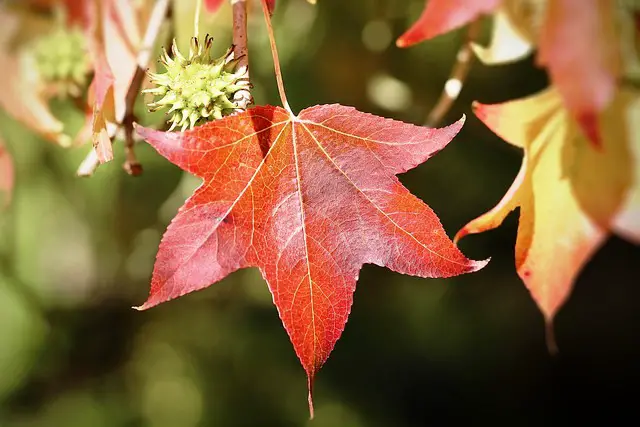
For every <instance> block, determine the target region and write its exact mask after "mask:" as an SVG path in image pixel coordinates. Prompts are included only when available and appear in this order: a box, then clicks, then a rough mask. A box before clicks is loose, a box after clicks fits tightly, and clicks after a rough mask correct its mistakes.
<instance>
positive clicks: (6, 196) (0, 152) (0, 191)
mask: <svg viewBox="0 0 640 427" xmlns="http://www.w3.org/2000/svg"><path fill="white" fill-rule="evenodd" d="M12 190H13V162H12V161H11V156H10V155H9V152H8V151H7V150H6V148H4V145H3V141H2V140H1V139H0V208H2V207H4V206H6V204H7V203H9V201H10V200H11V191H12Z"/></svg>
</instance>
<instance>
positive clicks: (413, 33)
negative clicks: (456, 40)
mask: <svg viewBox="0 0 640 427" xmlns="http://www.w3.org/2000/svg"><path fill="white" fill-rule="evenodd" d="M500 2H501V0H427V4H426V6H425V8H424V10H423V11H422V15H420V18H418V20H417V21H416V22H415V24H413V25H412V26H411V28H409V29H408V30H407V31H406V32H405V33H404V34H403V35H402V36H400V38H398V40H397V41H396V45H397V46H398V47H408V46H411V45H413V44H416V43H420V42H421V41H424V40H428V39H431V38H433V37H436V36H439V35H441V34H444V33H448V32H449V31H451V30H455V29H456V28H459V27H462V26H464V25H466V24H468V23H469V22H471V21H473V20H474V19H476V18H477V17H478V16H480V15H481V14H483V13H491V12H493V11H494V10H495V9H496V8H497V7H498V5H499V4H500Z"/></svg>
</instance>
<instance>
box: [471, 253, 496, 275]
mask: <svg viewBox="0 0 640 427" xmlns="http://www.w3.org/2000/svg"><path fill="white" fill-rule="evenodd" d="M489 261H491V257H489V258H487V259H483V260H481V261H471V270H470V271H471V272H474V271H479V270H482V269H483V268H485V267H486V266H487V264H489Z"/></svg>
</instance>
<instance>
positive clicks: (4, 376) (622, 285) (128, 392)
mask: <svg viewBox="0 0 640 427" xmlns="http://www.w3.org/2000/svg"><path fill="white" fill-rule="evenodd" d="M422 7H423V0H410V1H409V0H407V1H394V0H350V1H336V0H320V1H318V5H317V6H315V7H313V6H311V5H309V4H307V3H306V2H304V1H302V0H289V1H286V0H278V9H277V13H276V15H275V18H274V19H275V25H276V33H277V37H278V39H279V47H280V50H281V57H282V58H281V59H282V66H283V73H284V77H285V84H286V87H287V91H288V97H289V101H290V103H291V104H292V107H293V108H294V110H300V109H302V108H304V107H306V106H310V105H314V104H321V103H341V104H345V105H351V106H355V107H356V108H358V109H359V110H362V111H368V112H372V113H375V114H379V115H384V116H387V117H392V118H395V119H398V120H403V121H407V122H411V123H416V124H421V123H423V122H424V120H425V117H426V115H427V113H428V111H429V109H430V107H432V106H433V105H434V104H435V102H436V100H437V97H438V96H439V93H440V91H441V88H442V86H443V84H444V82H445V80H446V79H447V75H448V73H449V70H450V68H451V66H452V64H453V62H454V58H455V55H456V50H457V48H458V46H459V43H460V42H461V40H462V36H463V34H462V33H461V32H454V33H451V34H448V35H446V36H442V37H439V38H437V39H436V40H433V41H431V42H427V43H423V44H420V45H418V46H416V47H413V48H410V49H407V50H400V49H398V48H396V47H395V46H394V44H393V42H394V39H395V37H397V36H398V35H400V34H401V33H402V31H403V30H404V29H406V28H407V27H408V26H409V24H410V23H412V22H413V21H414V20H415V19H416V18H417V16H418V14H419V13H420V11H421V9H422ZM254 9H255V10H254V11H253V13H252V19H251V22H250V34H249V37H250V44H251V47H250V54H251V65H252V75H253V82H254V84H255V94H254V95H255V98H256V102H257V103H259V104H266V103H271V104H277V103H278V102H279V101H278V98H277V90H276V86H275V81H274V78H273V74H272V63H271V57H270V52H269V49H268V41H267V38H266V32H265V30H264V25H263V21H262V17H261V16H260V14H259V12H260V11H259V9H258V8H254ZM189 19H190V18H189ZM205 21H206V22H205V23H203V26H202V28H201V32H203V33H204V32H210V33H212V34H214V35H215V36H216V42H215V44H214V47H215V49H217V51H218V52H220V53H221V52H223V51H224V49H225V48H226V47H227V46H228V43H230V33H229V30H230V13H229V8H228V6H225V8H224V9H223V11H222V12H221V13H220V15H218V16H217V17H216V18H215V19H214V20H205ZM485 33H486V31H485ZM187 35H188V34H187ZM485 35H486V34H485ZM485 39H486V37H485ZM186 42H187V41H186V39H185V38H184V37H183V38H182V39H181V40H180V44H181V45H183V46H184V45H185V44H186ZM567 48H568V49H570V47H567ZM546 84H547V77H546V75H545V74H544V72H543V71H541V70H539V69H537V68H535V66H534V61H533V59H532V58H529V59H528V60H525V61H523V62H521V63H517V64H513V65H509V66H501V67H493V68H489V67H484V66H481V65H480V64H478V63H475V64H474V67H473V69H472V71H471V74H470V77H469V78H468V81H467V84H466V85H465V87H464V89H463V91H462V94H461V97H460V99H459V100H458V102H457V103H456V104H455V106H454V107H453V109H452V110H451V111H450V112H449V114H448V115H447V117H446V120H445V122H446V123H445V124H448V123H451V122H453V121H455V120H457V119H458V118H459V117H460V116H461V115H462V114H467V118H468V120H467V123H466V125H465V126H464V129H463V130H462V132H461V133H460V135H459V136H458V137H456V138H455V139H454V141H453V142H452V143H451V144H450V145H449V146H448V147H447V148H446V149H445V150H443V151H442V152H441V153H439V154H438V155H437V156H435V157H434V158H432V159H431V160H429V161H428V162H427V163H426V164H424V165H421V166H419V167H417V168H416V169H415V170H412V171H410V172H409V173H407V174H405V175H403V176H402V177H401V180H402V181H403V183H405V185H406V186H407V187H408V188H409V189H410V190H411V191H412V192H414V193H415V194H417V195H418V196H419V197H420V198H422V199H423V200H425V201H426V202H427V203H428V204H429V205H430V206H431V207H432V208H433V209H434V210H435V211H436V213H437V214H438V215H439V216H440V218H441V220H442V223H443V224H444V227H445V229H446V230H447V232H448V234H449V236H453V235H454V234H455V232H456V231H457V230H458V229H459V228H460V227H461V226H462V225H464V224H465V223H466V222H467V221H469V220H471V219H472V218H475V217H476V216H477V215H479V214H481V213H483V212H485V211H486V210H488V209H489V208H491V207H492V206H493V205H494V204H495V203H496V202H497V201H498V200H499V199H500V198H501V197H502V195H503V194H504V192H505V191H506V189H507V188H508V187H509V185H510V184H511V181H512V180H513V178H514V177H515V175H516V173H517V171H518V169H519V166H520V161H521V153H520V152H519V151H518V150H517V149H516V148H514V147H512V146H510V145H508V144H506V143H504V142H503V141H501V140H500V139H499V138H498V137H496V136H494V135H493V134H492V133H491V132H490V131H489V130H488V129H486V128H485V127H484V126H483V125H482V124H481V123H480V122H479V121H478V120H477V119H476V118H475V117H474V116H473V114H472V113H471V109H470V104H471V101H473V100H479V101H482V102H485V103H491V102H499V101H504V100H508V99H514V98H517V97H521V96H524V95H528V94H531V93H534V92H536V91H538V90H540V89H542V88H544V87H545V86H546ZM55 108H56V111H57V112H58V114H59V115H62V116H65V117H67V118H68V120H69V121H70V122H74V121H75V122H79V120H80V115H79V114H78V112H76V111H74V109H73V106H71V105H67V104H65V103H59V105H56V106H55ZM140 111H141V112H142V111H143V110H142V108H141V110H140ZM142 117H143V119H144V120H143V121H144V123H145V124H154V123H157V117H158V116H154V117H155V119H156V120H155V121H154V117H152V116H150V115H144V114H143V115H142ZM0 133H1V134H2V136H3V137H4V138H5V140H6V141H7V144H8V145H9V149H10V151H11V152H12V154H13V156H14V157H15V159H16V163H17V179H16V181H17V185H16V190H15V195H14V200H13V204H12V205H11V207H10V208H9V209H8V210H6V211H4V212H2V213H0V259H1V260H2V263H0V268H1V270H0V426H2V427H40V426H46V427H58V426H59V427H88V426H92V427H93V426H96V427H101V426H104V427H107V426H108V427H121V426H122V427H125V426H126V427H129V426H131V427H133V426H149V427H195V426H206V427H208V426H212V427H217V426H221V427H233V426H281V427H288V426H305V425H312V426H314V427H325V426H331V427H333V426H341V427H364V426H367V427H369V426H371V427H377V426H380V427H381V426H398V427H405V426H406V427H409V426H422V425H452V424H460V423H462V422H466V423H469V424H475V425H477V424H480V423H482V424H485V423H486V422H489V421H490V422H493V423H494V424H497V425H506V424H509V425H539V424H556V423H560V422H562V423H563V424H565V423H567V422H569V423H570V422H577V421H578V420H581V419H584V418H591V417H595V416H598V415H603V416H606V417H607V420H608V421H609V422H611V421H612V420H614V419H615V418H616V417H618V416H621V414H623V413H625V412H631V411H632V410H633V409H634V407H633V405H632V404H629V406H627V404H626V403H625V402H626V401H627V400H628V398H629V396H630V394H629V393H631V392H632V390H633V388H634V387H637V384H638V380H639V379H640V375H639V374H640V372H639V371H640V368H639V364H638V362H639V361H640V345H639V344H640V342H639V338H640V334H639V332H640V310H639V308H640V286H638V285H639V281H638V277H639V273H640V249H639V248H638V247H635V246H633V245H631V244H629V243H626V242H624V241H622V240H620V239H618V238H615V237H614V238H611V239H610V240H609V241H608V243H607V244H606V245H605V246H604V247H603V248H602V249H601V250H600V251H599V252H598V253H597V254H596V256H595V257H594V258H593V260H592V261H591V263H589V264H588V265H587V267H586V268H585V269H584V271H583V272H582V274H581V275H580V278H579V279H578V281H577V283H576V286H575V291H574V292H573V295H572V296H571V298H570V300H569V301H568V303H567V304H566V306H565V307H564V308H563V309H562V310H561V312H560V313H559V315H558V317H557V322H556V336H557V340H558V344H559V347H560V354H559V355H558V356H556V357H550V356H549V355H548V353H547V350H546V347H545V339H544V324H543V319H542V316H541V314H540V313H539V312H538V310H537V308H536V306H535V304H534V302H533V301H532V300H531V298H530V296H529V293H528V292H527V290H526V289H525V287H524V285H523V284H522V283H521V281H520V280H519V278H518V277H517V275H516V272H515V267H514V259H513V258H514V243H515V237H516V227H517V214H515V213H514V214H512V215H511V216H510V217H509V219H508V220H507V221H506V223H505V224H504V225H503V226H502V227H501V228H499V229H498V230H496V231H492V232H489V233H486V234H482V235H477V236H470V237H467V238H465V239H464V240H463V241H462V242H461V247H462V249H463V251H464V252H465V253H466V254H467V255H468V256H469V257H471V258H474V259H484V258H487V257H491V258H492V260H491V262H490V263H489V265H488V266H487V267H486V268H485V269H484V270H482V271H480V272H478V273H476V274H472V275H465V276H460V277H457V278H453V279H447V280H433V279H431V280H429V279H419V278H414V277H408V276H402V275H399V274H396V273H392V272H390V271H388V270H386V269H383V268H378V267H374V266H365V267H364V269H363V271H362V274H361V275H360V280H359V282H358V289H357V291H356V295H355V303H354V306H353V310H352V314H351V317H350V320H349V322H348V324H347V327H346V329H345V332H344V334H343V336H342V338H341V339H340V341H339V342H338V344H337V345H336V348H335V350H334V352H333V353H332V356H331V357H330V359H329V361H328V362H327V364H326V365H325V367H324V368H323V369H322V370H321V371H320V374H319V375H318V378H317V383H316V387H315V403H316V419H315V420H314V421H312V422H309V421H308V420H307V418H308V412H307V403H306V378H305V374H304V372H303V370H302V368H301V367H300V365H299V363H298V360H297V358H296V356H295V353H294V352H293V348H292V346H291V344H290V343H289V340H288V337H287V335H286V333H285V331H284V329H283V327H282V326H281V324H280V320H279V319H278V315H277V312H276V309H275V307H274V306H273V304H272V302H271V296H270V294H269V292H268V290H267V287H266V285H265V283H264V281H263V280H262V278H261V277H260V275H259V273H258V272H257V270H244V271H239V272H237V273H234V274H232V275H231V276H230V277H228V278H227V279H225V280H223V281H222V282H220V283H217V284H215V285H213V286H211V287H210V288H209V289H206V290H204V291H201V292H198V293H195V294H190V295H188V296H185V297H182V298H180V299H178V300H175V301H172V302H169V303H166V304H163V305H161V306H159V307H157V308H154V309H151V310H149V311H145V312H137V311H135V310H132V309H131V306H134V305H139V304H140V303H142V302H143V301H144V299H145V297H146V294H147V292H148V285H149V280H150V274H151V271H152V267H153V261H154V256H155V253H156V250H157V245H158V243H159V240H160V238H161V235H162V233H163V232H164V230H165V228H166V226H167V224H168V223H169V221H170V219H171V218H172V217H173V215H174V214H175V213H176V211H177V209H178V207H179V206H180V205H181V204H182V203H183V201H184V199H185V198H186V197H187V196H188V195H189V194H190V191H191V190H192V189H193V188H195V186H196V185H197V184H198V181H197V180H196V179H195V178H192V177H189V176H186V175H185V174H183V173H182V172H181V171H180V170H179V169H178V168H177V167H175V166H173V165H172V164H170V163H169V162H168V161H166V160H165V159H164V158H162V157H160V156H159V155H158V154H156V153H155V152H154V151H153V149H151V148H150V147H148V146H146V145H143V144H141V145H140V146H139V147H138V154H139V157H140V159H141V161H142V163H143V165H144V169H145V172H144V174H143V175H142V176H140V177H138V178H132V177H130V176H127V175H126V174H125V173H124V172H123V171H122V169H121V167H120V164H121V163H122V158H121V157H122V155H121V152H120V144H119V143H118V144H117V149H116V151H117V152H118V153H119V154H118V155H119V156H120V157H119V158H116V160H115V161H114V162H112V163H110V164H107V165H104V166H102V167H101V168H100V169H99V170H98V172H97V173H96V175H95V176H94V177H93V178H90V179H78V178H75V176H74V171H75V169H76V168H77V166H78V164H79V163H80V161H81V160H82V158H83V157H84V155H85V154H86V152H87V150H88V147H84V148H76V149H72V150H65V149H62V148H58V147H55V146H53V145H50V144H48V143H46V142H44V141H42V140H40V139H38V138H37V137H35V136H33V134H31V133H30V132H29V131H28V130H27V129H25V128H23V127H22V126H21V125H18V124H16V123H15V122H13V121H12V120H10V119H9V118H8V117H7V116H6V115H4V114H3V115H2V116H1V118H0ZM636 391H637V388H636ZM636 419H637V413H636Z"/></svg>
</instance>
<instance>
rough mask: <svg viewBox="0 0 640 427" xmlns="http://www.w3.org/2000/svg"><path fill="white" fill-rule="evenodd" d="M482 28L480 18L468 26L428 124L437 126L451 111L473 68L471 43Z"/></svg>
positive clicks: (428, 117) (429, 116)
mask: <svg viewBox="0 0 640 427" xmlns="http://www.w3.org/2000/svg"><path fill="white" fill-rule="evenodd" d="M480 29H481V27H480V20H478V19H476V20H475V21H473V22H471V23H470V24H469V26H468V27H467V33H466V35H465V40H464V41H463V44H462V46H461V47H460V49H459V50H458V54H457V55H456V63H455V64H454V66H453V69H452V70H451V73H450V74H449V78H448V79H447V81H446V83H445V85H444V89H443V91H442V93H441V94H440V99H438V102H437V103H436V105H435V107H433V109H432V110H431V111H430V112H429V115H428V116H427V120H426V122H425V125H426V126H429V127H435V126H437V125H438V124H439V123H440V122H441V121H442V119H444V116H445V115H446V114H447V112H449V110H450V109H451V107H452V106H453V103H454V102H455V100H456V99H458V95H460V91H461V90H462V85H463V84H464V81H465V80H466V78H467V75H468V74H469V70H470V69H471V64H472V62H473V50H472V49H471V43H472V42H473V41H475V39H476V38H477V37H478V34H479V33H480Z"/></svg>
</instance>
